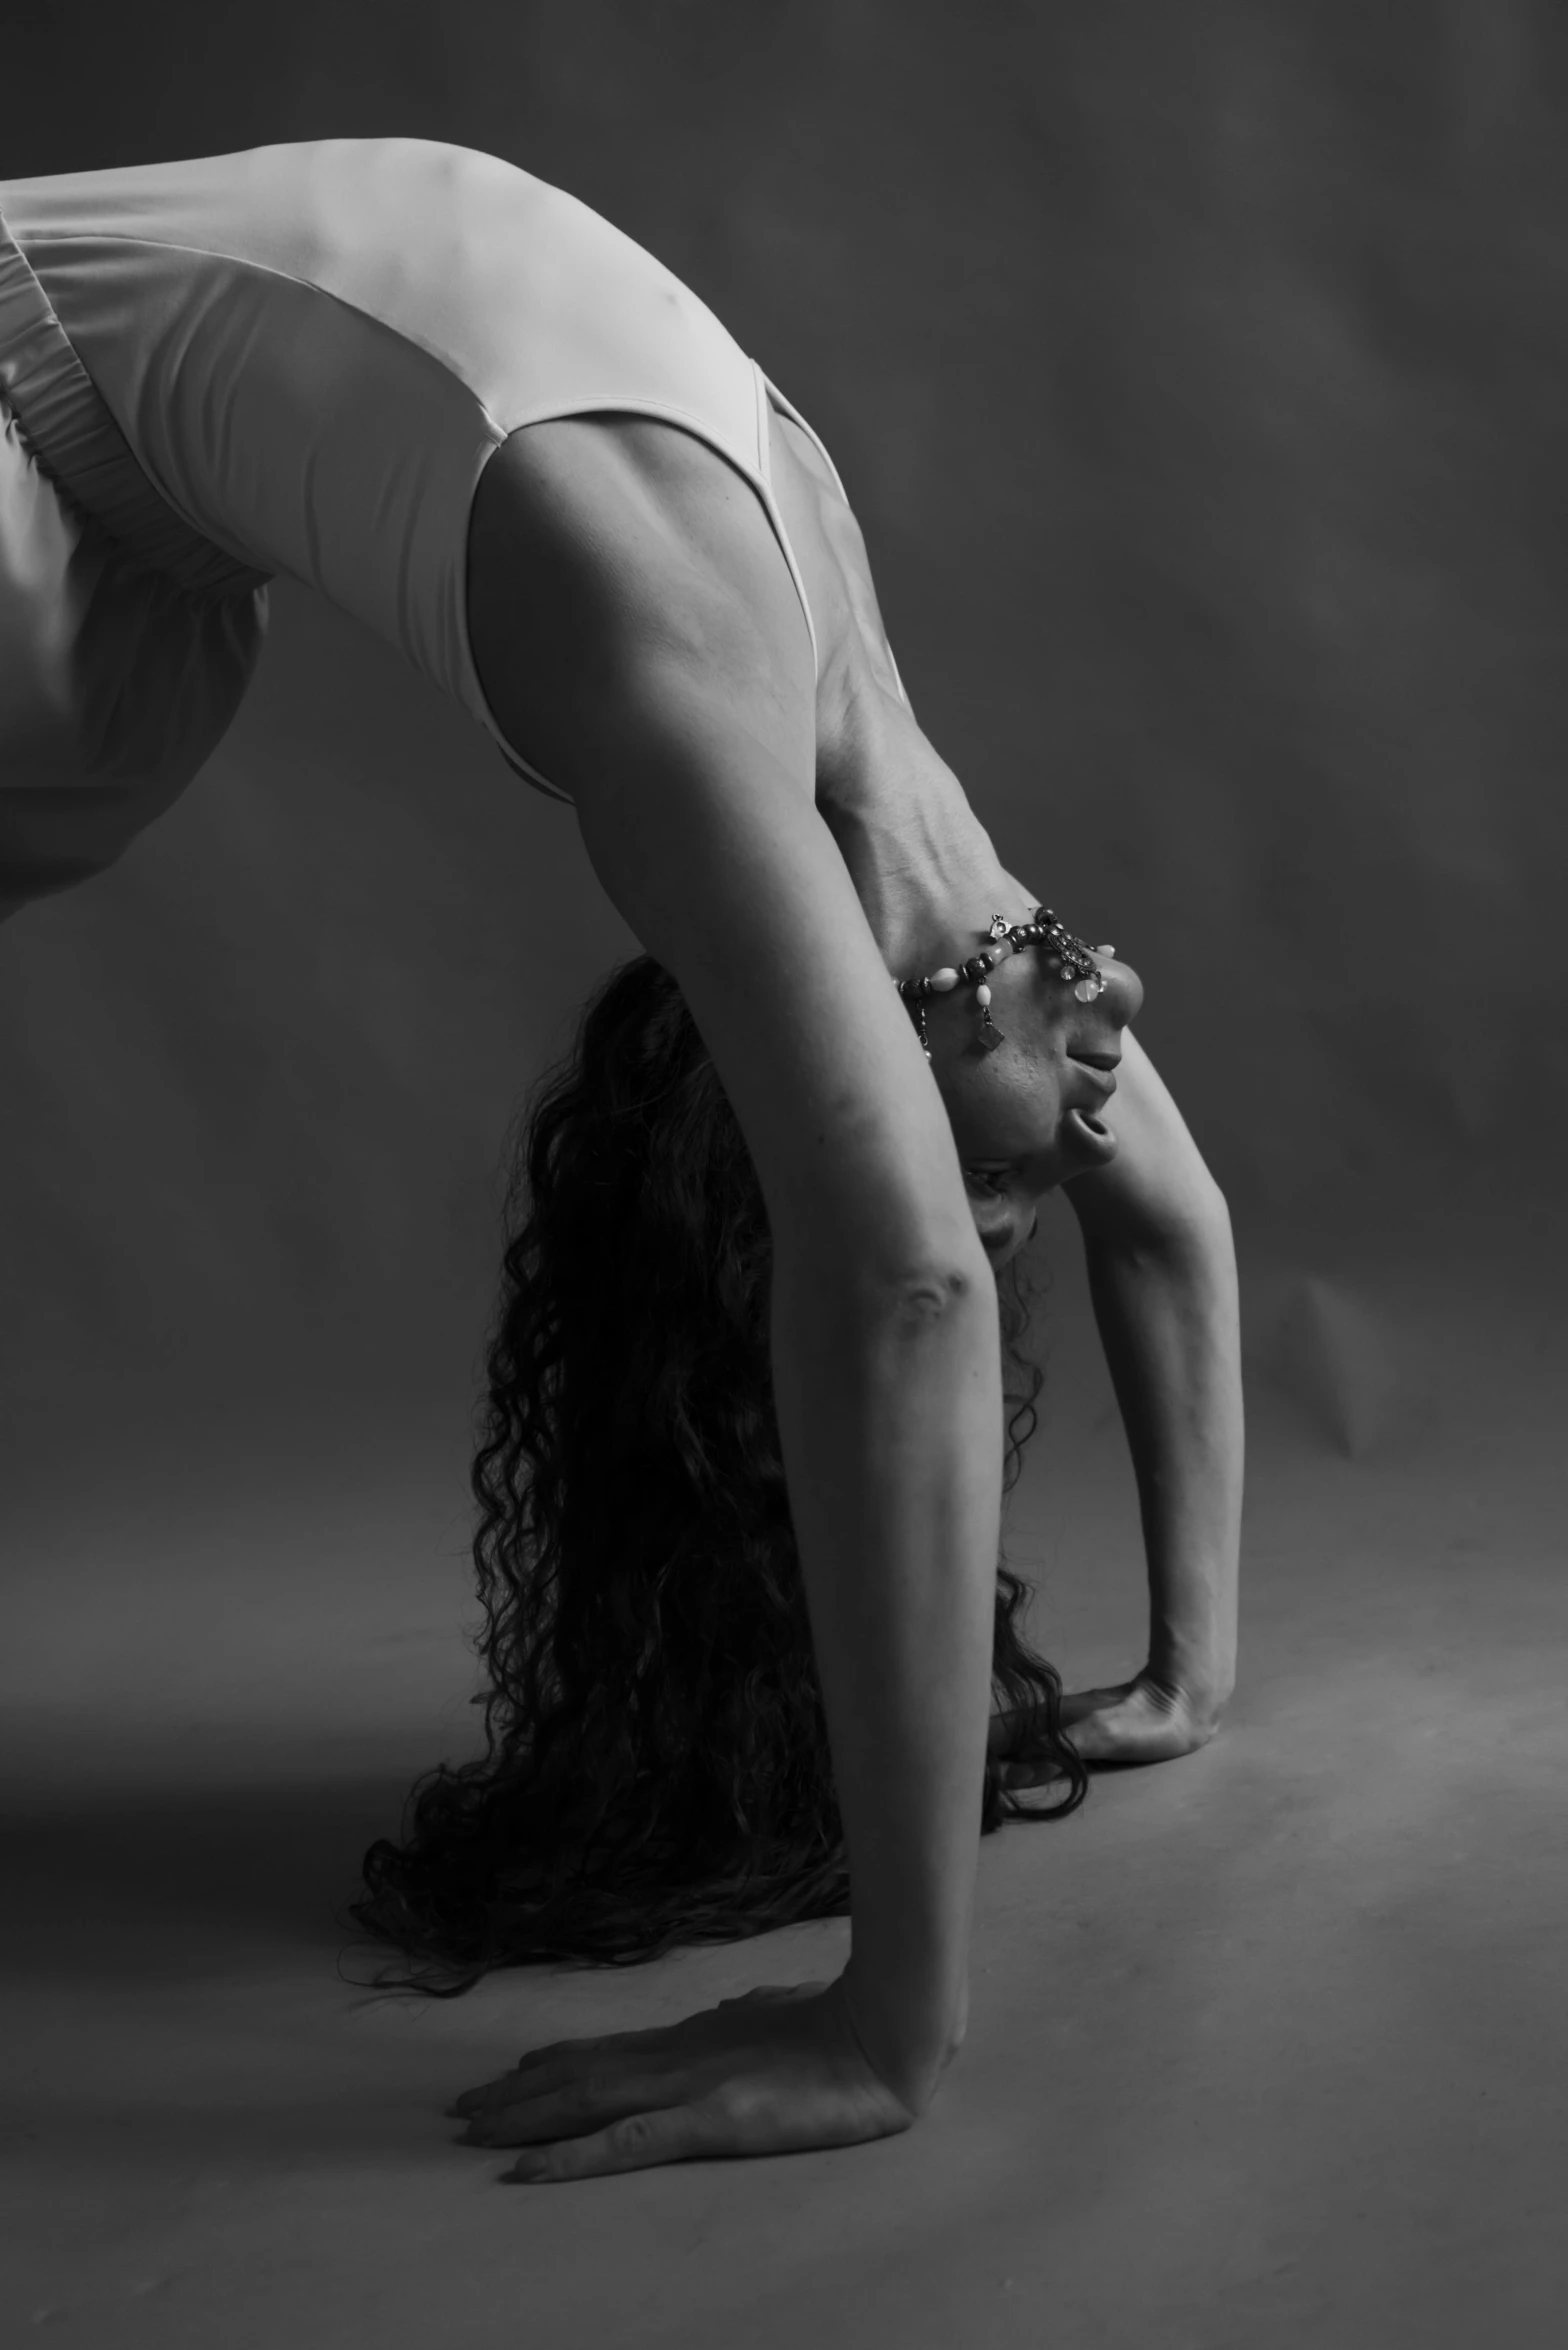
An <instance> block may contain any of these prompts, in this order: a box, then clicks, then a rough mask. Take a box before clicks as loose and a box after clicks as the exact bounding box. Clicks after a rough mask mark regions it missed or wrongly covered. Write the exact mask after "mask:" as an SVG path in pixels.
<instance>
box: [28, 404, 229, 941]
mask: <svg viewBox="0 0 1568 2350" xmlns="http://www.w3.org/2000/svg"><path fill="white" fill-rule="evenodd" d="M265 625H266V606H265V598H264V596H262V595H259V594H256V593H245V594H240V595H235V596H197V595H192V594H189V593H188V592H187V591H186V590H184V589H183V588H181V587H179V586H178V585H177V584H176V583H175V582H174V581H172V580H170V579H167V578H165V577H164V576H163V575H162V574H160V573H158V572H155V571H150V570H146V569H143V568H142V567H140V566H139V565H138V564H136V563H135V562H134V561H133V560H132V559H131V558H130V557H129V556H127V555H126V554H125V553H124V552H123V551H122V550H121V549H120V548H118V547H117V546H116V545H115V543H114V542H113V541H112V540H111V539H110V538H108V537H107V536H106V535H105V533H104V532H103V531H102V530H100V529H99V528H98V526H97V525H96V524H95V523H94V522H93V521H92V519H91V518H90V517H89V516H88V515H86V514H84V513H83V512H82V510H81V508H80V507H79V506H77V505H76V503H75V501H74V500H73V499H72V498H71V497H70V496H69V494H68V493H66V492H64V491H63V490H61V489H60V488H59V487H58V486H57V485H56V483H55V482H54V481H53V479H52V478H51V477H50V475H49V474H48V473H47V472H46V471H45V470H44V469H43V467H41V466H40V464H39V462H38V460H37V458H36V457H35V456H34V454H33V452H32V450H31V449H30V447H29V445H28V442H27V439H26V436H25V433H24V431H23V428H22V427H21V425H20V424H19V422H18V420H17V418H16V417H15V415H14V414H13V413H12V412H11V410H10V409H9V407H8V406H7V405H6V403H5V402H4V400H3V399H0V919H3V918H4V916H5V915H6V914H8V913H13V912H15V910H16V908H17V907H18V906H21V905H24V904H26V903H27V902H28V900H30V899H32V898H35V897H42V896H46V895H48V894H49V893H50V892H52V891H55V890H61V889H68V888H70V887H71V885H72V884H73V883H75V882H78V881H84V880H86V879H88V878H89V877H90V876H91V875H92V874H94V873H101V872H102V871H103V870H104V869H105V868H106V867H107V866H109V865H112V864H113V863H114V861H115V859H116V858H117V857H118V856H119V855H120V854H121V852H122V851H123V850H124V849H125V848H126V847H127V846H128V844H129V843H130V842H131V841H132V840H133V839H134V838H135V836H136V834H137V833H138V832H140V831H141V830H142V829H143V827H144V826H145V825H147V824H150V823H151V822H152V820H153V818H154V817H156V816H158V815H161V814H162V812H163V810H164V809H165V808H167V807H168V806H169V805H170V803H171V802H172V801H173V800H174V799H176V798H177V797H178V795H179V794H180V792H182V791H183V790H184V788H185V786H186V784H187V783H188V782H189V781H190V780H191V778H192V776H194V775H195V774H196V772H197V770H198V769H199V768H200V767H201V766H202V765H203V763H204V762H205V761H206V759H207V758H208V757H209V755H210V754H211V752H212V751H213V749H214V748H215V747H216V745H217V743H218V741H219V739H220V738H221V736H222V735H223V733H224V731H225V729H226V728H227V726H228V724H229V722H230V720H231V719H232V718H233V716H234V713H235V711H236V710H237V709H238V708H239V705H240V701H241V699H242V698H243V695H244V692H245V688H246V686H247V685H248V684H249V682H250V677H251V673H252V671H253V669H254V667H255V664H256V658H257V655H258V653H259V652H260V649H261V641H262V636H263V634H264V631H265Z"/></svg>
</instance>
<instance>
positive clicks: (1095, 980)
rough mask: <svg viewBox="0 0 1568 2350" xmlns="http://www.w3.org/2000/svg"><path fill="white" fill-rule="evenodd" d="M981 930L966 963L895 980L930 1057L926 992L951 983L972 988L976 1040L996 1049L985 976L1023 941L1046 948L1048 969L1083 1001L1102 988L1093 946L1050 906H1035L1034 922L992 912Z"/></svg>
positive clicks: (942, 991)
mask: <svg viewBox="0 0 1568 2350" xmlns="http://www.w3.org/2000/svg"><path fill="white" fill-rule="evenodd" d="M983 935H984V937H985V940H986V944H985V945H984V946H983V947H982V948H981V950H980V952H979V954H977V955H971V956H970V958H969V960H968V962H967V963H956V964H955V963H946V964H944V965H943V966H942V968H941V970H939V971H928V972H927V973H926V975H925V977H924V978H922V979H901V980H899V981H898V983H897V984H898V992H899V994H900V995H901V996H902V997H903V999H904V1001H905V1003H906V1004H907V1005H908V1006H909V1009H910V1013H911V1015H912V1017H913V1019H914V1023H915V1033H916V1035H917V1036H918V1037H919V1039H920V1043H921V1048H922V1050H923V1051H924V1053H925V1056H926V1059H927V1060H928V1061H929V1060H930V1058H931V1040H930V1037H929V1036H928V1035H927V1033H926V1001H927V998H928V997H930V996H934V995H950V994H951V993H952V991H953V989H954V988H955V987H960V986H964V985H968V986H971V987H973V988H974V990H975V1001H976V1003H977V1004H978V1005H979V1006H980V1030H979V1034H978V1035H977V1037H976V1038H975V1042H976V1043H977V1044H978V1045H979V1047H980V1050H981V1051H982V1052H985V1053H994V1052H995V1050H996V1048H997V1046H998V1045H999V1044H1001V1043H1002V1042H1003V1037H1002V1031H1001V1030H1000V1029H999V1028H998V1027H997V1025H996V1022H995V1021H994V1020H993V1019H992V1017H991V990H990V988H989V987H988V986H987V985H986V981H987V980H988V979H989V978H990V975H991V973H992V972H993V971H994V970H995V968H996V966H997V964H998V963H1001V962H1005V960H1006V959H1007V957H1008V956H1009V955H1021V954H1022V953H1023V951H1024V949H1025V947H1033V946H1043V947H1044V948H1045V950H1046V958H1045V960H1046V968H1047V970H1050V971H1055V972H1058V973H1059V974H1060V975H1061V977H1062V978H1063V979H1066V980H1069V981H1070V982H1071V983H1072V990H1073V994H1074V995H1075V996H1076V997H1077V998H1078V1001H1079V1002H1080V1003H1081V1004H1092V1003H1093V1002H1094V1000H1095V998H1096V997H1097V996H1100V995H1103V994H1104V992H1105V974H1104V972H1103V971H1102V970H1101V969H1100V966H1099V964H1098V963H1097V962H1096V961H1095V958H1094V954H1093V951H1092V949H1091V948H1089V947H1086V946H1085V945H1084V942H1083V940H1082V939H1081V938H1075V937H1074V936H1073V934H1072V932H1071V931H1070V930H1069V929H1067V927H1066V925H1065V924H1063V923H1061V922H1058V920H1057V918H1056V916H1055V914H1054V913H1053V912H1052V911H1051V909H1050V907H1049V906H1037V907H1036V909H1035V917H1034V920H1033V921H1032V922H1009V921H1008V919H1007V917H1006V915H1005V914H993V915H992V917H991V927H990V929H989V930H987V931H986V932H985V933H984V934H983Z"/></svg>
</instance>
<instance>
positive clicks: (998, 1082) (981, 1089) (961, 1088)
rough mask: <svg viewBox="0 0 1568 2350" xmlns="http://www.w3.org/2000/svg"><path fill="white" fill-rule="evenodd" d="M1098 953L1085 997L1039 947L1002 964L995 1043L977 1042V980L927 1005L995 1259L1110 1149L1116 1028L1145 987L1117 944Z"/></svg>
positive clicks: (972, 1191)
mask: <svg viewBox="0 0 1568 2350" xmlns="http://www.w3.org/2000/svg"><path fill="white" fill-rule="evenodd" d="M1097 952H1098V950H1097ZM1098 959H1099V964H1100V969H1101V971H1102V973H1103V975H1104V978H1105V983H1106V984H1105V987H1104V990H1103V992H1102V993H1101V994H1100V995H1099V996H1097V997H1096V999H1095V1001H1094V1002H1093V1003H1090V1004H1085V1003H1080V1002H1079V1000H1078V998H1077V997H1076V996H1075V995H1074V993H1073V989H1072V985H1071V983H1070V982H1069V981H1068V980H1065V979H1061V978H1058V977H1057V976H1056V975H1055V974H1054V973H1053V972H1050V971H1048V970H1046V969H1045V968H1044V967H1043V963H1042V960H1041V957H1040V955H1039V953H1038V951H1037V950H1032V951H1029V952H1026V953H1024V954H1021V955H1013V956H1011V957H1010V958H1009V959H1008V960H1007V961H1006V962H1004V963H1000V964H998V966H997V968H996V970H995V971H994V972H993V973H992V974H991V981H990V986H991V1017H992V1020H993V1021H994V1022H995V1024H996V1026H997V1028H999V1029H1000V1031H1001V1033H1002V1036H1003V1039H1004V1042H1003V1043H1002V1044H1001V1045H999V1046H998V1047H997V1049H996V1050H995V1051H994V1052H989V1053H988V1052H984V1051H982V1050H981V1049H980V1048H979V1046H978V1045H977V1044H976V1042H975V1038H976V1036H977V1034H978V1031H979V1026H980V1011H979V1007H978V1005H977V1003H976V1000H975V992H974V989H973V988H972V987H961V988H958V989H956V990H955V991H954V993H953V994H952V995H949V996H940V997H937V998H935V999H934V1000H933V1001H932V1002H931V1004H930V1006H929V1010H928V1015H927V1017H928V1028H929V1034H930V1041H931V1066H932V1070H933V1073H934V1074H935V1077H936V1081H937V1084H938V1085H939V1087H940V1088H941V1092H942V1098H943V1101H944V1102H945V1103H946V1106H947V1113H948V1116H949V1118H950V1119H951V1121H952V1127H953V1139H954V1141H955V1142H956V1143H957V1145H958V1156H959V1161H960V1164H961V1165H962V1167H963V1170H964V1183H965V1187H966V1188H967V1190H968V1193H969V1200H970V1205H971V1207H972V1209H973V1211H974V1219H975V1224H976V1227H977V1229H978V1231H979V1234H980V1238H981V1241H982V1243H983V1244H984V1247H985V1250H986V1254H987V1255H988V1256H989V1258H990V1260H991V1262H992V1264H993V1266H995V1267H996V1268H998V1269H1000V1267H1001V1266H1003V1265H1004V1264H1006V1263H1007V1261H1008V1260H1009V1258H1011V1257H1013V1256H1015V1255H1016V1254H1017V1252H1018V1250H1019V1249H1020V1248H1022V1247H1023V1245H1024V1243H1025V1242H1026V1241H1027V1240H1028V1238H1029V1236H1030V1234H1031V1233H1032V1232H1033V1230H1034V1226H1035V1221H1036V1218H1037V1215H1038V1212H1039V1206H1040V1202H1041V1200H1042V1199H1043V1198H1044V1197H1045V1195H1046V1193H1047V1192H1049V1191H1054V1190H1055V1189H1056V1187H1057V1185H1058V1184H1061V1183H1066V1182H1068V1181H1070V1179H1071V1178H1072V1177H1073V1176H1075V1175H1087V1174H1089V1173H1090V1172H1092V1170H1093V1169H1094V1168H1096V1167H1104V1166H1108V1165H1109V1164H1110V1161H1111V1160H1112V1159H1113V1158H1114V1157H1115V1156H1116V1131H1115V1114H1114V1110H1113V1109H1111V1108H1110V1106H1109V1105H1110V1103H1111V1097H1112V1095H1113V1094H1114V1093H1115V1091H1116V1067H1117V1063H1118V1062H1119V1061H1120V1059H1121V1052H1122V1042H1121V1040H1122V1031H1123V1029H1124V1028H1126V1027H1127V1026H1128V1024H1129V1023H1130V1022H1131V1021H1132V1020H1134V1019H1135V1018H1136V1017H1137V1014H1138V1011H1139V1008H1140V1006H1141V1005H1142V1002H1143V986H1142V982H1141V981H1140V980H1139V978H1138V975H1137V973H1136V972H1135V971H1134V970H1132V969H1131V968H1130V967H1129V965H1127V964H1126V963H1119V962H1117V961H1116V959H1115V957H1114V955H1111V954H1109V953H1098Z"/></svg>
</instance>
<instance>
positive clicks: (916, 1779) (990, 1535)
mask: <svg viewBox="0 0 1568 2350" xmlns="http://www.w3.org/2000/svg"><path fill="white" fill-rule="evenodd" d="M976 1256H977V1259H978V1250H977V1251H976ZM976 1272H977V1275H978V1277H977V1278H976V1279H974V1280H972V1281H971V1282H970V1283H969V1284H968V1285H967V1287H966V1288H965V1289H964V1290H963V1291H962V1292H961V1293H960V1294H958V1295H956V1296H954V1297H951V1298H950V1299H949V1300H948V1302H947V1303H946V1304H945V1305H944V1306H942V1307H940V1308H937V1307H934V1306H933V1307H929V1308H922V1307H920V1306H919V1305H915V1306H913V1307H910V1306H905V1307H904V1308H902V1309H898V1310H892V1311H889V1310H887V1309H886V1308H881V1309H872V1310H867V1309H866V1308H865V1307H863V1306H860V1305H857V1304H856V1303H854V1302H853V1300H846V1299H845V1298H844V1296H843V1295H842V1285H841V1284H839V1283H836V1282H834V1281H833V1280H831V1279H827V1278H824V1277H823V1274H822V1272H821V1269H820V1268H817V1269H813V1268H811V1267H808V1266H804V1265H802V1266H792V1265H791V1264H789V1263H787V1262H781V1263H780V1265H779V1267H778V1270H777V1272H776V1275H775V1286H774V1324H773V1333H774V1377H775V1390H776V1396H777V1405H778V1416H779V1426H780V1432H781V1436H782V1440H783V1446H784V1457H785V1464H786V1471H787V1474H788V1478H789V1491H790V1501H791V1509H792V1513H793V1518H794V1525H795V1533H796V1539H797V1542H798V1546H799V1552H800V1558H801V1565H802V1570H803V1573H804V1578H805V1585H806V1593H807V1599H808V1603H809V1607H810V1613H811V1623H812V1631H813V1636H814V1640H815V1644H816V1651H817V1660H818V1668H819V1672H820V1675H821V1681H822V1691H823V1698H824V1703H825V1707H826V1714H827V1724H828V1734H829V1738H830V1741H831V1745H832V1751H833V1764H834V1771H835V1775H836V1780H837V1786H838V1795H839V1803H840V1808H841V1812H842V1816H843V1821H844V1829H845V1838H846V1845H847V1851H848V1859H849V1870H850V1887H851V1900H852V1914H853V1945H852V1957H851V1961H850V1979H851V1984H852V1986H853V1996H854V1998H855V2000H856V2002H857V2018H858V2020H859V2022H860V2024H861V2026H862V2029H863V2031H864V2032H865V2034H866V2036H868V2037H871V2036H875V2037H876V2038H877V2039H878V2040H879V2042H880V2044H879V2045H878V2046H875V2047H872V2048H870V2049H868V2053H869V2054H870V2055H871V2056H872V2058H873V2061H875V2062H876V2063H877V2064H878V2066H879V2069H882V2070H884V2072H885V2073H886V2074H887V2077H889V2078H891V2079H894V2080H895V2081H897V2082H898V2084H899V2085H900V2087H901V2088H902V2089H903V2090H904V2091H905V2092H906V2093H908V2094H910V2095H911V2096H912V2097H913V2098H914V2099H915V2100H916V2101H917V2102H923V2100H924V2098H925V2097H926V2096H928V2095H929V2093H930V2089H931V2087H932V2086H934V2083H935V2079H936V2076H937V2074H938V2073H939V2072H940V2070H941V2067H942V2064H943V2063H944V2062H945V2061H946V2058H947V2056H948V2055H950V2054H951V2052H952V2049H953V2047H954V2046H955V2045H956V2044H957V2041H958V2040H959V2039H960V2038H961V2037H962V2033H963V2026H964V2021H965V2017H966V2013H967V1981H968V1974H967V1970H968V1945H969V1930H970V1919H971V1910H972V1905H973V1895H974V1877H975V1867H976V1860H977V1840H978V1830H979V1813H980V1795H981V1785H982V1776H983V1770H984V1757H985V1738H986V1723H987V1715H988V1710H989V1708H988V1693H989V1688H990V1671H991V1626H992V1612H993V1594H994V1588H995V1570H996V1554H997V1534H998V1525H997V1521H998V1511H999V1506H1000V1492H1001V1467H1002V1462H1001V1387H1000V1368H999V1360H998V1346H997V1331H996V1300H995V1293H994V1290H993V1288H992V1285H991V1283H990V1281H989V1279H988V1278H987V1276H986V1272H985V1268H984V1265H983V1261H980V1262H978V1263H977V1267H976Z"/></svg>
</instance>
